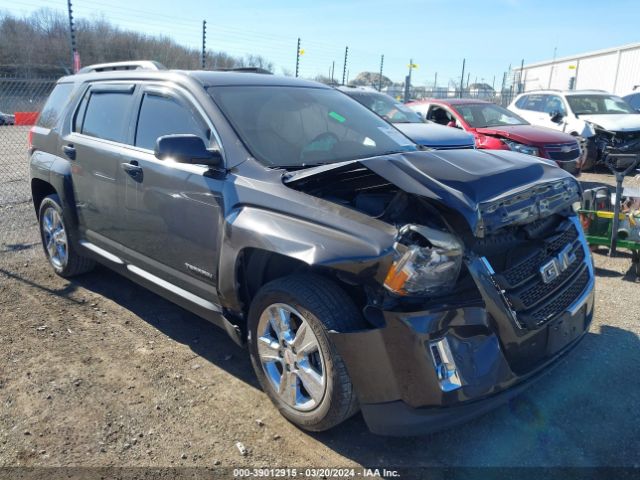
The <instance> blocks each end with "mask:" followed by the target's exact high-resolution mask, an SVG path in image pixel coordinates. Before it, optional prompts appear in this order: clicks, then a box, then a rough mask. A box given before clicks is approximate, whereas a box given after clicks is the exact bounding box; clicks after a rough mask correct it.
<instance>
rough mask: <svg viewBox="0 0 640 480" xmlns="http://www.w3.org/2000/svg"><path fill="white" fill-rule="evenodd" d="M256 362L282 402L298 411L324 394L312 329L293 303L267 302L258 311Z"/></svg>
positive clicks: (310, 406) (324, 379)
mask: <svg viewBox="0 0 640 480" xmlns="http://www.w3.org/2000/svg"><path fill="white" fill-rule="evenodd" d="M257 347H258V356H259V358H260V363H261V365H262V368H263V370H264V372H265V375H266V376H267V378H268V380H269V382H270V384H271V386H272V387H273V389H274V391H275V392H276V393H277V395H278V396H279V397H280V398H281V399H282V401H283V402H284V403H286V404H287V405H289V406H290V407H292V408H294V409H296V410H299V411H309V410H313V409H314V408H316V407H317V406H318V405H319V404H320V403H321V402H322V399H323V397H324V395H325V391H326V384H327V375H326V365H325V360H324V357H323V355H322V351H321V349H320V345H319V343H318V338H317V337H316V335H315V333H314V332H313V329H312V328H311V326H310V325H309V323H308V322H307V320H306V319H305V318H304V317H303V316H302V315H301V314H300V313H299V312H298V311H297V310H296V309H294V308H293V307H291V306H289V305H286V304H284V303H276V304H273V305H270V306H268V307H267V308H266V309H265V310H264V311H263V312H262V315H260V319H259V321H258V338H257Z"/></svg>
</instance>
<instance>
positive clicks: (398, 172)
mask: <svg viewBox="0 0 640 480" xmlns="http://www.w3.org/2000/svg"><path fill="white" fill-rule="evenodd" d="M357 163H359V164H361V165H362V166H364V167H366V168H368V169H369V170H371V171H373V172H374V173H376V174H377V175H379V176H380V177H382V178H384V179H385V180H387V181H389V182H390V183H393V184H394V185H396V186H397V187H399V188H401V189H402V190H404V191H405V192H407V193H411V194H415V195H419V196H422V197H427V198H430V199H432V200H435V201H437V202H439V203H441V204H443V205H445V206H447V207H449V208H452V209H454V210H457V211H458V212H459V213H460V214H462V215H463V216H464V218H465V219H466V220H467V222H468V223H469V226H470V227H471V230H472V232H474V234H475V235H477V236H480V237H481V236H484V235H485V234H487V233H490V232H492V231H495V230H497V229H499V228H500V227H502V226H504V225H505V224H518V223H529V222H531V221H533V220H535V219H537V218H542V217H545V216H548V215H551V214H553V213H555V212H557V211H560V210H563V209H565V208H566V207H567V206H568V205H571V203H573V202H574V201H577V200H578V199H579V190H580V187H579V185H578V183H577V182H576V180H575V179H574V178H573V177H572V176H571V175H570V174H569V173H567V172H565V171H564V170H562V169H560V168H558V167H557V166H554V164H553V163H552V162H548V161H545V160H539V159H536V158H535V157H531V156H529V155H524V154H520V153H517V152H511V151H502V150H488V151H478V150H440V151H431V152H408V153H398V154H394V155H388V156H381V157H372V158H367V159H361V160H353V161H348V162H342V163H338V164H329V165H322V166H319V167H313V168H308V169H305V170H300V171H297V172H294V173H292V174H288V175H287V176H286V178H285V180H284V181H285V183H287V184H293V183H298V182H303V181H304V180H305V179H308V178H310V177H316V176H318V175H320V176H321V175H323V173H326V172H331V171H334V170H336V169H343V168H344V169H352V168H353V164H357Z"/></svg>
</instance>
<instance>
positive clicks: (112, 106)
mask: <svg viewBox="0 0 640 480" xmlns="http://www.w3.org/2000/svg"><path fill="white" fill-rule="evenodd" d="M132 101H133V95H132V93H130V92H128V91H122V92H101V91H98V92H92V93H91V96H90V97H89V101H88V103H87V105H86V111H85V112H84V120H83V121H82V129H81V133H83V134H84V135H89V136H91V137H97V138H102V139H104V140H112V141H114V142H120V143H127V127H128V125H129V111H130V108H131V105H132ZM78 113H81V112H80V111H79V112H78ZM77 123H79V122H77ZM77 123H76V125H77Z"/></svg>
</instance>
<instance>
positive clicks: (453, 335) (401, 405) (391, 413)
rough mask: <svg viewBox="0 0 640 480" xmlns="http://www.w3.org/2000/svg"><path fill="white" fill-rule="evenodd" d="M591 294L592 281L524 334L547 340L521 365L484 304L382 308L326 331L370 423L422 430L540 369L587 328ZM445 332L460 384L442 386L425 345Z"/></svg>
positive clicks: (478, 406) (405, 431)
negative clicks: (363, 324)
mask: <svg viewBox="0 0 640 480" xmlns="http://www.w3.org/2000/svg"><path fill="white" fill-rule="evenodd" d="M591 288H592V287H591ZM593 299H594V293H593V289H592V290H591V291H590V292H588V295H587V297H586V299H585V303H584V305H583V306H582V307H581V308H579V310H578V311H577V312H576V313H575V314H574V315H572V314H571V313H570V312H566V313H565V314H564V315H562V316H561V317H560V318H559V319H557V320H555V321H553V322H550V323H549V324H547V325H545V326H544V327H543V328H541V329H540V330H538V331H536V332H532V333H529V334H528V335H525V336H523V338H522V341H523V343H531V341H532V338H533V337H534V336H535V337H536V338H537V339H538V340H539V341H541V342H545V344H546V351H545V352H544V354H543V356H542V358H537V359H532V361H534V362H535V361H536V360H537V362H538V363H537V365H536V366H535V367H534V368H532V369H530V370H529V371H526V372H516V371H514V370H513V369H512V368H511V366H510V363H509V358H508V354H507V352H506V351H505V348H504V347H503V345H502V344H501V342H500V340H499V338H498V336H497V335H496V334H495V333H493V331H492V325H491V324H492V322H493V321H494V320H493V318H492V317H491V315H489V314H488V313H487V311H486V310H485V308H483V307H468V308H460V309H456V310H445V311H440V312H420V313H410V314H399V313H390V312H385V314H384V315H385V320H386V326H385V327H382V328H379V329H374V330H368V331H362V332H353V333H337V332H331V333H330V335H331V337H332V341H333V343H334V345H335V346H336V348H337V350H338V353H339V354H340V356H341V357H342V359H343V360H344V362H345V364H346V366H347V370H348V371H349V375H350V377H351V380H352V382H353V385H354V388H355V390H356V393H357V395H358V399H359V401H360V407H361V410H362V413H363V416H364V419H365V422H366V423H367V426H368V427H369V429H370V430H371V431H372V432H373V433H377V434H381V435H417V434H425V433H431V432H434V431H437V430H441V429H444V428H447V427H450V426H453V425H456V424H458V423H462V422H466V421H468V420H469V419H471V418H473V417H475V416H478V415H481V414H483V413H486V412H488V411H489V410H491V409H493V408H495V407H497V406H499V405H500V404H502V403H504V402H506V401H508V400H509V399H510V398H512V397H513V396H515V395H517V394H518V393H520V392H521V391H522V390H523V389H524V388H526V387H527V386H529V385H530V384H531V383H532V382H533V381H534V380H535V379H537V378H538V377H540V376H542V374H544V373H546V372H547V371H548V370H549V369H550V368H551V367H552V366H553V365H554V364H555V363H556V362H557V360H558V359H559V357H560V356H562V355H564V354H566V353H567V352H568V351H569V350H570V349H571V348H572V347H573V346H575V345H576V344H577V343H578V341H579V340H580V339H581V338H583V336H584V334H585V333H586V332H587V330H588V328H589V324H590V323H591V319H592V318H593ZM443 336H446V337H447V339H448V341H449V345H450V347H451V350H452V353H453V356H454V358H455V361H456V366H457V368H458V373H459V375H460V377H461V379H462V387H460V388H459V389H457V390H453V391H449V392H445V391H442V389H441V388H440V383H439V379H438V377H437V374H436V371H435V368H434V364H433V359H432V358H431V354H430V351H429V348H428V345H429V342H430V341H433V340H435V339H439V338H442V337H443ZM534 341H535V340H534ZM513 347H514V346H511V348H513ZM516 348H517V347H516Z"/></svg>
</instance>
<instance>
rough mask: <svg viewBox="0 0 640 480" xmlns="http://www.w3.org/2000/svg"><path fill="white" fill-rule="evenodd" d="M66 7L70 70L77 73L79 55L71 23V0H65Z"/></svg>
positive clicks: (73, 27) (74, 30) (74, 31)
mask: <svg viewBox="0 0 640 480" xmlns="http://www.w3.org/2000/svg"><path fill="white" fill-rule="evenodd" d="M67 8H68V9H69V41H70V43H71V71H72V72H73V73H77V71H78V70H80V55H78V47H77V45H76V29H75V26H74V23H73V8H72V5H71V0H67Z"/></svg>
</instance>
